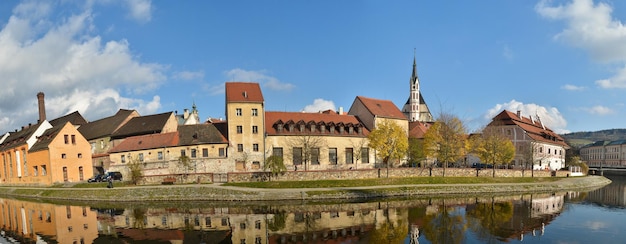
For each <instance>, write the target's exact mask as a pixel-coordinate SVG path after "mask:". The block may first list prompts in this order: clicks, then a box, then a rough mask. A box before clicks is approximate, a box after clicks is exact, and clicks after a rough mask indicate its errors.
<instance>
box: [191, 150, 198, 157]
mask: <svg viewBox="0 0 626 244" xmlns="http://www.w3.org/2000/svg"><path fill="white" fill-rule="evenodd" d="M191 157H192V158H196V157H197V155H196V149H191Z"/></svg>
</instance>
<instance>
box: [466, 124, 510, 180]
mask: <svg viewBox="0 0 626 244" xmlns="http://www.w3.org/2000/svg"><path fill="white" fill-rule="evenodd" d="M470 145H471V151H472V152H473V153H474V154H476V156H477V157H478V158H479V159H480V161H482V162H484V163H488V164H491V165H493V177H496V167H497V166H498V165H500V164H508V163H509V162H511V160H513V158H514V157H515V146H514V145H513V142H511V140H510V139H509V138H508V137H507V136H506V135H504V133H503V132H502V128H498V127H486V128H485V129H484V130H483V132H482V133H481V135H480V136H476V137H473V138H472V140H471V143H470Z"/></svg>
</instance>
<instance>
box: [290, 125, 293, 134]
mask: <svg viewBox="0 0 626 244" xmlns="http://www.w3.org/2000/svg"><path fill="white" fill-rule="evenodd" d="M289 132H293V124H290V125H289Z"/></svg>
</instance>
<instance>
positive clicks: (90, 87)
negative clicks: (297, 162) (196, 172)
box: [0, 0, 626, 133]
mask: <svg viewBox="0 0 626 244" xmlns="http://www.w3.org/2000/svg"><path fill="white" fill-rule="evenodd" d="M624 22H626V3H625V2H623V1H607V0H603V1H598V0H595V1H592V0H554V1H540V0H537V1H501V0H485V1H480V2H478V3H477V2H474V1H149V0H137V1H120V0H100V1H99V0H91V1H78V0H77V1H72V0H63V1H14V0H8V1H0V85H2V86H3V87H4V88H2V89H0V131H13V130H15V129H17V128H19V127H21V126H23V125H26V124H28V123H35V122H36V120H37V106H36V93H37V92H39V91H43V92H44V93H45V94H46V108H47V115H48V118H49V119H50V118H56V117H58V116H61V115H64V114H67V113H70V112H73V111H79V112H81V113H82V114H83V115H84V116H85V117H86V118H87V119H88V120H90V121H91V120H97V119H100V118H103V117H107V116H111V115H113V114H114V113H115V112H116V111H117V110H118V109H120V108H124V109H137V110H138V111H139V113H140V114H142V115H148V114H154V113H161V112H167V111H179V112H182V111H183V109H185V108H188V109H189V108H191V105H192V103H194V102H195V104H196V105H197V107H198V110H199V113H200V116H201V117H202V118H203V119H205V118H208V117H213V118H220V117H221V118H224V117H225V116H224V82H226V81H253V82H259V83H260V84H261V87H262V89H263V94H264V96H265V105H266V110H268V111H319V110H325V109H330V108H332V109H335V110H338V109H339V108H340V107H343V108H344V110H346V111H347V110H348V109H349V107H350V106H351V104H352V102H353V101H354V99H355V97H356V96H366V97H371V98H378V99H386V100H391V101H393V102H394V103H395V104H396V105H397V106H398V107H399V108H402V105H403V104H404V102H406V100H407V98H408V96H409V91H408V89H409V78H410V76H411V69H412V64H413V58H414V57H415V58H416V61H417V69H418V74H419V78H420V82H421V88H422V94H423V96H424V98H425V99H426V102H427V103H428V105H429V107H430V109H431V111H432V112H433V115H435V116H437V114H439V113H440V112H446V113H452V114H455V115H457V116H458V117H460V118H461V119H463V120H464V121H465V122H466V124H467V125H468V128H469V130H470V131H473V130H477V129H479V128H480V127H482V126H484V125H485V124H486V123H488V121H489V120H490V118H491V117H493V116H494V115H495V114H497V113H499V112H501V111H502V110H503V109H508V110H510V111H513V112H515V111H516V110H521V111H522V113H523V115H524V116H530V115H533V116H535V115H539V117H540V118H541V120H542V121H543V122H544V123H545V124H546V125H547V126H549V127H550V128H552V129H553V130H555V131H557V132H559V133H564V132H576V131H595V130H602V129H612V128H625V127H626V126H625V125H624V122H623V121H626V107H625V106H624V99H623V98H622V97H623V95H624V94H625V92H626V90H625V89H626V62H625V61H626V27H624V26H623V23H624Z"/></svg>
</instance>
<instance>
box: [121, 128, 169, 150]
mask: <svg viewBox="0 0 626 244" xmlns="http://www.w3.org/2000/svg"><path fill="white" fill-rule="evenodd" d="M177 145H178V132H170V133H163V134H149V135H141V136H132V137H128V138H126V139H125V140H124V141H123V142H122V143H120V144H118V145H117V146H115V147H114V148H112V149H111V151H109V153H116V152H130V151H137V150H145V149H154V148H164V147H174V146H177Z"/></svg>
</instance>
